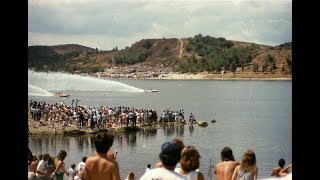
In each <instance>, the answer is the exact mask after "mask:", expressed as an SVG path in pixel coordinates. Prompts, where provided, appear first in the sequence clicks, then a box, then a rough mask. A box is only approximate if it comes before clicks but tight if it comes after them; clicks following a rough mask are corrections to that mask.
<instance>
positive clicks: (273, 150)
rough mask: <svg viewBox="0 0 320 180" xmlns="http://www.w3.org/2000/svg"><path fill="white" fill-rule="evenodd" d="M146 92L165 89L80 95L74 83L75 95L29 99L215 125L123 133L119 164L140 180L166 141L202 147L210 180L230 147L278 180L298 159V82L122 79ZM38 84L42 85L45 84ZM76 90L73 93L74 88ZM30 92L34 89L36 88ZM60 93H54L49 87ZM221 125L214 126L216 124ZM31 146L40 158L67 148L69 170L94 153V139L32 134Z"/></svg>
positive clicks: (118, 140) (119, 141)
mask: <svg viewBox="0 0 320 180" xmlns="http://www.w3.org/2000/svg"><path fill="white" fill-rule="evenodd" d="M115 81H118V82H121V83H124V84H126V85H130V86H133V87H136V88H140V89H147V88H152V89H157V90H159V92H157V93H145V92H141V91H132V92H131V91H130V92H129V91H122V92H119V91H108V90H104V89H103V87H102V89H101V90H100V89H99V88H98V89H97V88H95V86H94V84H93V86H92V89H93V90H91V91H89V90H77V83H78V84H79V82H82V81H79V82H71V81H70V82H69V83H70V84H72V83H75V84H76V85H70V87H69V86H68V88H66V87H65V88H64V89H61V88H60V89H57V90H63V92H64V93H68V94H70V95H71V96H70V98H69V99H68V98H57V97H48V96H28V100H29V101H30V100H37V101H45V102H48V103H56V102H57V103H59V102H61V101H62V100H63V101H64V102H65V103H66V104H69V105H71V99H75V98H77V99H80V100H81V101H80V102H79V104H80V105H85V106H87V107H100V106H102V105H108V106H132V107H136V108H146V109H155V110H156V111H157V113H158V114H160V113H161V112H162V111H163V110H165V109H166V108H168V107H170V108H171V109H173V110H181V109H183V110H184V112H185V115H188V114H189V113H190V112H193V113H194V115H195V118H196V119H197V120H205V121H207V122H208V123H209V125H208V126H207V127H199V126H197V125H194V129H193V130H190V129H189V127H188V126H183V125H182V126H174V127H173V126H166V127H164V128H160V129H157V130H156V131H152V132H150V131H140V132H136V133H117V134H115V140H114V143H113V146H112V148H111V149H112V150H115V149H117V150H118V152H119V154H118V157H117V161H118V163H119V167H120V174H121V179H125V177H126V175H127V173H128V171H129V170H133V171H134V172H135V174H136V177H138V178H140V177H141V175H142V174H143V173H144V170H145V168H146V165H147V164H149V163H150V164H152V166H153V165H154V164H155V163H156V162H158V161H159V158H158V154H159V152H160V147H161V144H162V143H164V142H165V141H169V140H171V139H172V138H173V137H179V138H181V139H182V140H183V142H184V144H185V145H194V146H195V147H196V148H197V149H198V150H199V152H200V155H201V156H202V157H201V159H200V163H201V165H200V168H199V169H200V171H201V172H202V173H203V174H204V176H205V178H206V179H215V176H214V173H213V168H210V166H213V165H215V164H216V163H217V162H218V161H219V160H220V152H221V150H222V148H223V147H225V146H229V147H231V149H232V150H233V153H234V156H235V159H236V160H237V161H239V162H240V161H241V157H242V155H243V153H244V152H245V151H246V150H247V149H249V148H250V149H253V150H254V152H255V153H256V158H257V165H258V168H259V173H258V177H259V178H266V177H270V173H271V171H272V169H273V168H274V167H275V166H277V163H278V160H279V159H280V158H284V159H285V161H286V165H287V164H288V163H289V162H290V161H291V160H292V81H232V80H228V81H222V80H216V81H214V80H121V79H117V80H115ZM37 86H40V84H39V85H37ZM72 89H73V90H72ZM29 91H30V90H29ZM48 91H49V92H50V91H54V88H51V89H48ZM213 118H214V119H215V120H216V121H217V122H216V123H211V120H212V119H213ZM29 147H30V149H31V151H32V152H34V153H36V154H40V153H44V152H48V153H49V154H50V155H52V156H53V155H56V154H57V153H58V152H59V151H60V149H65V150H66V151H67V152H68V155H67V157H66V159H65V161H66V167H68V168H69V167H70V165H71V164H72V163H75V164H77V163H78V162H80V161H81V158H82V156H84V155H86V156H90V155H91V154H92V153H93V152H94V147H93V144H92V143H91V138H90V136H87V135H86V136H76V137H62V136H55V137H54V136H53V137H52V136H41V137H31V136H29Z"/></svg>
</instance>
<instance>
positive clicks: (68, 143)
mask: <svg viewBox="0 0 320 180" xmlns="http://www.w3.org/2000/svg"><path fill="white" fill-rule="evenodd" d="M158 128H159V129H150V128H148V127H145V128H142V129H141V130H140V131H138V132H114V133H113V134H114V142H113V146H112V148H111V149H113V150H115V149H118V150H120V152H121V153H119V154H125V153H128V154H129V155H134V156H135V158H136V160H138V159H143V158H144V156H143V154H141V155H138V153H136V152H134V151H135V149H139V148H141V147H138V146H141V145H138V144H137V141H138V140H142V139H155V138H156V136H157V133H158V131H159V130H160V131H161V132H163V135H164V136H169V137H170V136H177V137H181V136H183V135H184V125H183V124H175V125H174V124H165V125H163V127H158ZM189 129H190V128H189ZM192 132H193V130H192V131H191V130H190V133H192ZM93 139H94V135H80V136H62V135H56V136H29V147H30V149H31V151H32V152H33V153H36V154H43V153H49V154H50V155H51V156H56V155H57V154H58V153H59V151H60V150H61V149H64V150H66V152H67V153H68V154H67V158H66V160H65V162H66V167H69V166H70V165H71V164H72V163H78V162H80V160H81V158H82V156H90V155H92V154H93V153H94V152H95V148H94V143H93ZM159 143H162V142H159ZM158 149H159V147H157V146H155V147H152V150H153V151H156V152H158ZM121 158H122V157H120V158H119V159H118V161H119V162H118V163H119V166H120V170H121V171H120V173H121V177H126V172H127V171H128V170H129V169H132V167H134V166H135V164H132V163H128V162H126V161H127V160H126V159H124V160H121ZM154 158H155V159H157V156H156V157H154ZM136 160H135V161H136ZM123 161H124V162H123ZM153 161H154V160H153ZM155 162H156V161H155ZM136 163H137V164H139V162H136ZM139 166H141V167H140V168H141V170H142V171H141V172H136V173H137V175H139V176H140V175H142V174H143V170H144V168H145V167H144V165H141V164H139ZM136 171H137V170H136Z"/></svg>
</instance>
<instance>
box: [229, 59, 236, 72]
mask: <svg viewBox="0 0 320 180" xmlns="http://www.w3.org/2000/svg"><path fill="white" fill-rule="evenodd" d="M230 70H231V72H232V73H233V74H235V72H236V70H237V66H236V63H235V62H234V61H232V63H231V67H230Z"/></svg>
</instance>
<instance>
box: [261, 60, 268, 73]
mask: <svg viewBox="0 0 320 180" xmlns="http://www.w3.org/2000/svg"><path fill="white" fill-rule="evenodd" d="M267 68H268V64H267V62H265V63H264V64H263V65H262V72H266V70H267Z"/></svg>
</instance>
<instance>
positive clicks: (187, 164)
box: [174, 146, 204, 180]
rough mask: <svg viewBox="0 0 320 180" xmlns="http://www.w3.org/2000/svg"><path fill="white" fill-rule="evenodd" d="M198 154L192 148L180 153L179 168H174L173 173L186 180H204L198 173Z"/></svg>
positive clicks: (186, 148)
mask: <svg viewBox="0 0 320 180" xmlns="http://www.w3.org/2000/svg"><path fill="white" fill-rule="evenodd" d="M200 157H201V156H200V154H199V151H198V150H197V149H196V148H195V147H194V146H187V147H185V148H184V149H183V150H182V152H181V159H180V164H181V168H175V170H174V171H175V172H177V173H179V174H181V175H183V176H185V177H186V178H187V179H188V180H204V176H203V174H202V173H201V172H199V171H198V168H199V166H200Z"/></svg>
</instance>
